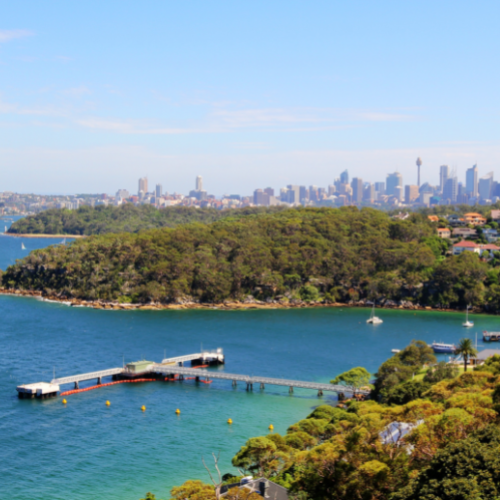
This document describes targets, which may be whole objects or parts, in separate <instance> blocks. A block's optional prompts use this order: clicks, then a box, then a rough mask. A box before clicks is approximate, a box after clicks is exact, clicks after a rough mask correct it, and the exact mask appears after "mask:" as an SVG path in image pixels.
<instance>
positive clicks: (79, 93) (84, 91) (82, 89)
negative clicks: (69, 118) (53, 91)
mask: <svg viewBox="0 0 500 500" xmlns="http://www.w3.org/2000/svg"><path fill="white" fill-rule="evenodd" d="M63 94H65V95H68V96H71V97H83V96H84V95H90V94H92V92H91V91H90V89H89V88H87V87H86V86H85V85H80V86H79V87H73V88H71V89H66V90H64V91H63Z"/></svg>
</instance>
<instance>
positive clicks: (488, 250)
mask: <svg viewBox="0 0 500 500" xmlns="http://www.w3.org/2000/svg"><path fill="white" fill-rule="evenodd" d="M499 251H500V247H498V246H496V245H493V244H492V243H488V244H487V245H480V249H479V254H480V255H481V257H493V252H499ZM485 254H486V255H485Z"/></svg>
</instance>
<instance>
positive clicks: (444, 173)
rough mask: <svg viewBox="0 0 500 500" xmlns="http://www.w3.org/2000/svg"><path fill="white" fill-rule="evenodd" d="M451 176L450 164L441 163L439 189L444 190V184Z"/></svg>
mask: <svg viewBox="0 0 500 500" xmlns="http://www.w3.org/2000/svg"><path fill="white" fill-rule="evenodd" d="M448 177H450V167H449V166H448V165H441V167H439V191H440V192H441V193H442V192H444V185H445V184H446V181H447V180H448Z"/></svg>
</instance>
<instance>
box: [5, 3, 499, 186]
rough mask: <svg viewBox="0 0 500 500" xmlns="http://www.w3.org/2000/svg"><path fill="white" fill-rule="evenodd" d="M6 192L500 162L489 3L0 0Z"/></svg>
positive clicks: (367, 174) (290, 179)
mask: <svg viewBox="0 0 500 500" xmlns="http://www.w3.org/2000/svg"><path fill="white" fill-rule="evenodd" d="M0 12H1V15H0V171H1V173H2V175H1V176H0V191H4V190H13V191H18V192H43V193H50V192H54V193H76V192H108V193H114V192H115V191H116V190H117V189H118V188H127V189H130V190H133V191H135V190H136V189H137V179H138V178H139V177H141V176H144V175H146V176H148V178H149V182H150V185H151V184H155V183H157V182H158V183H161V184H162V185H163V188H164V190H165V191H168V192H174V191H176V192H182V193H186V192H187V191H188V190H189V189H192V188H193V186H194V178H195V176H196V175H202V176H203V178H204V184H205V187H206V189H207V190H208V191H209V192H211V193H214V194H216V195H222V194H224V193H241V194H249V193H251V192H252V191H253V190H254V189H255V188H258V187H267V186H272V187H274V188H278V189H279V188H280V187H283V186H285V185H287V184H306V185H310V184H314V185H319V186H326V185H328V184H331V183H332V181H333V179H334V178H335V177H338V176H339V174H340V172H341V171H342V170H344V169H346V168H347V169H348V170H349V173H350V175H351V177H352V176H356V175H357V176H360V177H362V178H363V179H364V180H367V181H372V182H374V181H377V180H384V179H385V176H386V174H387V173H389V172H393V171H395V170H398V171H400V172H401V173H402V174H403V180H404V183H405V184H413V183H415V182H416V167H415V159H416V157H417V156H421V157H422V160H423V166H422V178H423V180H424V181H429V182H431V183H437V182H438V170H439V166H440V165H442V164H448V165H450V166H451V167H453V166H454V167H456V168H457V173H458V175H459V180H461V179H462V180H463V179H464V177H465V174H464V172H465V169H466V168H468V167H469V166H471V165H472V164H474V163H476V162H477V163H478V167H479V172H480V175H483V174H486V173H487V172H489V171H494V172H495V174H496V177H497V178H498V177H500V168H499V167H500V98H499V88H500V85H499V83H500V81H499V80H500V65H499V64H498V50H499V47H500V31H499V29H498V19H500V3H499V2H495V1H484V2H475V3H472V2H462V1H453V2H452V1H449V2H447V1H441V2H431V1H421V2H396V1H380V2H368V1H365V2H361V1H360V2H335V1H332V0H329V1H313V2H304V1H294V0H287V1H274V2H269V1H266V2H265V1H260V0H253V1H251V2H250V1H246V2H234V1H216V0H212V1H210V2H207V1H206V0H205V1H197V0H191V1H189V2H177V1H176V2H174V1H145V2H137V1H134V2H132V1H126V0H120V1H110V0H107V1H106V2H97V1H94V0H88V1H87V2H80V3H76V2H62V1H45V2H11V1H4V0H0Z"/></svg>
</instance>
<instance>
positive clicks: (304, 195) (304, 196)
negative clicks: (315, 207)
mask: <svg viewBox="0 0 500 500" xmlns="http://www.w3.org/2000/svg"><path fill="white" fill-rule="evenodd" d="M299 198H300V203H305V202H307V201H309V189H307V188H306V186H300V195H299Z"/></svg>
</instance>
